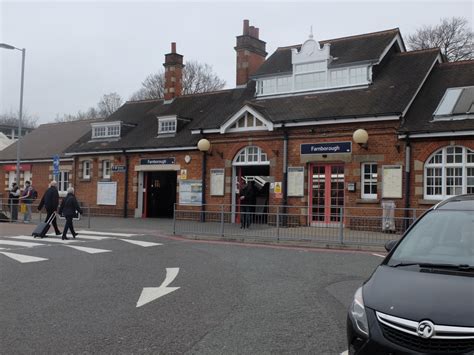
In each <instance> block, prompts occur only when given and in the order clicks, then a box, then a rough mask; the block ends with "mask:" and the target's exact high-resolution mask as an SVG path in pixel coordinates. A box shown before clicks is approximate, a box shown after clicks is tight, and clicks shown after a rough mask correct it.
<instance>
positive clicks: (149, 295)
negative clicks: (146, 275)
mask: <svg viewBox="0 0 474 355" xmlns="http://www.w3.org/2000/svg"><path fill="white" fill-rule="evenodd" d="M178 272H179V268H178V267H175V268H166V278H165V281H163V283H162V284H161V286H160V287H144V288H143V290H142V293H141V294H140V298H139V299H138V302H137V308H138V307H141V306H143V305H145V304H147V303H149V302H151V301H154V300H156V299H158V298H160V297H163V296H164V295H167V294H168V293H171V292H173V291H176V290H177V289H179V287H167V286H168V285H169V284H170V283H171V282H173V280H174V279H175V278H176V276H178Z"/></svg>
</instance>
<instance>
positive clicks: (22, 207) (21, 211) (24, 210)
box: [20, 203, 26, 213]
mask: <svg viewBox="0 0 474 355" xmlns="http://www.w3.org/2000/svg"><path fill="white" fill-rule="evenodd" d="M20 213H26V205H25V204H24V203H22V204H21V205H20Z"/></svg>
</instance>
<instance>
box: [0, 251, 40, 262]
mask: <svg viewBox="0 0 474 355" xmlns="http://www.w3.org/2000/svg"><path fill="white" fill-rule="evenodd" d="M0 254H3V255H5V256H8V257H9V258H11V259H13V260H16V261H19V262H20V263H35V262H37V261H44V260H48V259H45V258H38V257H37V256H30V255H23V254H15V253H7V252H4V251H0Z"/></svg>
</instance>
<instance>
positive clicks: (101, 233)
mask: <svg viewBox="0 0 474 355" xmlns="http://www.w3.org/2000/svg"><path fill="white" fill-rule="evenodd" d="M77 233H79V235H81V234H92V235H109V236H114V237H133V236H136V235H140V234H127V233H112V232H96V231H86V230H80V231H77Z"/></svg>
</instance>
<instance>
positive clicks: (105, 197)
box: [97, 181, 117, 206]
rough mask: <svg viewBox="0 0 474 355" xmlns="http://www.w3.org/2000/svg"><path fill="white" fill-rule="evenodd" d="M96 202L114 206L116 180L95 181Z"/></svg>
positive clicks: (115, 200) (115, 202)
mask: <svg viewBox="0 0 474 355" xmlns="http://www.w3.org/2000/svg"><path fill="white" fill-rule="evenodd" d="M97 204H98V205H108V206H115V205H116V204H117V182H116V181H111V182H109V181H100V182H98V183H97Z"/></svg>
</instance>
